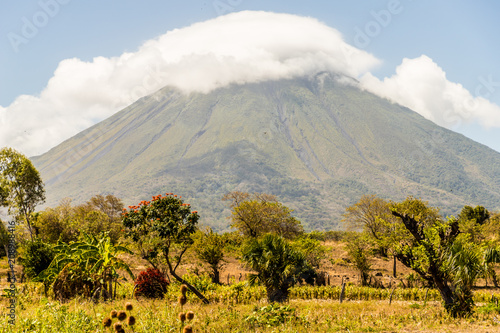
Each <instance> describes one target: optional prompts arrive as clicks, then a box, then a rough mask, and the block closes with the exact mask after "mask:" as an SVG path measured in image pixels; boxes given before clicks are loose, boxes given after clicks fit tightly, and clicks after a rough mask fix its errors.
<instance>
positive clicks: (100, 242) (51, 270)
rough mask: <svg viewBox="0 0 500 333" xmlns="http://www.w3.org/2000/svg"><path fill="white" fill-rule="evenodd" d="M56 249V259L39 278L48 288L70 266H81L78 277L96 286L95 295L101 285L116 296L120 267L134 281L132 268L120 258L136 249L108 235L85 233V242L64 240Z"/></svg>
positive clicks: (104, 292)
mask: <svg viewBox="0 0 500 333" xmlns="http://www.w3.org/2000/svg"><path fill="white" fill-rule="evenodd" d="M54 251H55V252H56V256H55V257H54V260H53V261H52V262H51V264H50V265H49V267H48V268H47V269H46V270H45V271H43V272H42V273H41V274H40V275H39V278H38V280H39V281H43V282H44V283H45V285H46V287H47V286H48V285H51V284H53V283H54V282H55V281H56V280H57V279H58V278H59V277H60V274H61V272H64V271H65V269H66V268H70V267H78V272H80V274H79V275H83V276H75V278H77V279H80V280H85V281H89V282H90V284H91V285H92V286H93V288H92V290H91V294H92V295H94V294H95V293H96V292H100V290H99V288H100V289H102V292H103V294H104V295H105V297H106V298H107V297H111V298H112V297H113V296H114V293H113V287H112V286H113V282H114V283H115V294H116V283H117V281H118V278H119V274H118V270H124V271H125V272H126V273H127V274H128V275H129V277H130V278H131V279H132V280H134V275H133V273H132V271H131V270H130V267H129V266H128V265H127V264H126V263H125V262H124V261H123V260H122V259H120V258H118V255H119V254H120V253H129V254H133V253H132V251H130V250H129V249H127V248H126V247H124V246H120V245H116V246H115V245H113V244H112V243H111V239H110V238H109V236H108V235H107V234H104V235H102V236H101V237H100V238H99V239H97V238H96V237H95V236H91V235H84V236H83V239H82V240H81V241H78V242H74V243H70V244H67V243H63V242H60V243H58V245H57V246H55V247H54ZM75 292H76V293H78V292H79V291H75Z"/></svg>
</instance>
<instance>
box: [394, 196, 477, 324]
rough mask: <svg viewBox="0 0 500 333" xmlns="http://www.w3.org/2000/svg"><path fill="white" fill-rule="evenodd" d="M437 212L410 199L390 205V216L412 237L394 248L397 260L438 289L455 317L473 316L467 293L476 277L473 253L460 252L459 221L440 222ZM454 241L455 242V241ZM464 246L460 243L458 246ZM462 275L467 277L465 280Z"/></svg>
mask: <svg viewBox="0 0 500 333" xmlns="http://www.w3.org/2000/svg"><path fill="white" fill-rule="evenodd" d="M438 212H439V210H438V209H437V208H434V207H429V206H428V205H427V203H426V202H423V201H421V200H419V199H414V198H412V197H409V198H407V199H406V200H405V201H403V202H401V203H394V204H393V205H392V214H393V215H394V216H396V217H398V218H400V219H401V221H402V222H403V224H404V226H405V228H406V229H407V230H408V232H409V233H410V235H411V237H409V238H406V239H405V240H403V241H402V242H401V244H400V245H399V246H398V247H397V249H396V256H397V258H398V259H399V260H400V261H401V262H402V263H403V264H404V265H405V266H407V267H409V268H411V269H413V270H414V271H415V272H416V273H417V274H419V275H420V277H422V278H423V279H424V280H426V281H428V282H431V283H433V284H434V285H435V286H436V288H437V289H438V290H439V292H440V294H441V297H442V299H443V303H444V307H445V309H446V310H447V311H448V313H450V315H452V316H454V317H462V316H467V315H469V314H471V313H472V306H473V303H472V294H469V293H467V292H466V291H467V290H468V288H469V287H470V281H473V280H474V279H475V277H477V274H476V273H475V272H476V267H477V265H476V264H475V262H476V259H474V258H472V256H473V253H472V252H473V251H470V252H469V253H466V252H464V251H461V248H460V243H459V242H460V239H459V240H457V237H458V236H459V234H460V231H459V224H458V221H457V220H456V219H454V218H451V219H448V220H446V221H443V220H442V218H441V217H440V216H439V214H438ZM456 241H457V242H456ZM461 244H463V243H461ZM464 272H470V274H471V276H470V278H467V280H465V279H464V274H463V273H464Z"/></svg>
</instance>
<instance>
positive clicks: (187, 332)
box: [182, 325, 193, 333]
mask: <svg viewBox="0 0 500 333" xmlns="http://www.w3.org/2000/svg"><path fill="white" fill-rule="evenodd" d="M182 332H183V333H193V327H192V326H191V325H187V326H185V327H184V330H183V331H182Z"/></svg>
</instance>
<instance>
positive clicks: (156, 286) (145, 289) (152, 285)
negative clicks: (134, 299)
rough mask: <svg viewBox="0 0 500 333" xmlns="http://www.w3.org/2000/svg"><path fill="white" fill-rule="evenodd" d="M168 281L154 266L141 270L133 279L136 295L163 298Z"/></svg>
mask: <svg viewBox="0 0 500 333" xmlns="http://www.w3.org/2000/svg"><path fill="white" fill-rule="evenodd" d="M168 285H169V283H168V281H167V280H166V279H165V276H164V275H163V273H162V272H160V271H159V270H158V269H155V268H148V269H147V270H145V271H142V272H140V273H139V275H138V276H137V279H136V280H135V290H136V295H140V296H144V297H147V298H163V295H164V294H165V293H166V292H167V289H168Z"/></svg>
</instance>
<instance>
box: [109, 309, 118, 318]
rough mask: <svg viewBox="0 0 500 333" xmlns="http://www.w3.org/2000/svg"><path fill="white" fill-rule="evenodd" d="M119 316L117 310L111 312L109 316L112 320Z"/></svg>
mask: <svg viewBox="0 0 500 333" xmlns="http://www.w3.org/2000/svg"><path fill="white" fill-rule="evenodd" d="M117 315H118V312H117V311H116V310H111V312H110V313H109V316H110V317H111V318H116V316H117Z"/></svg>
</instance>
